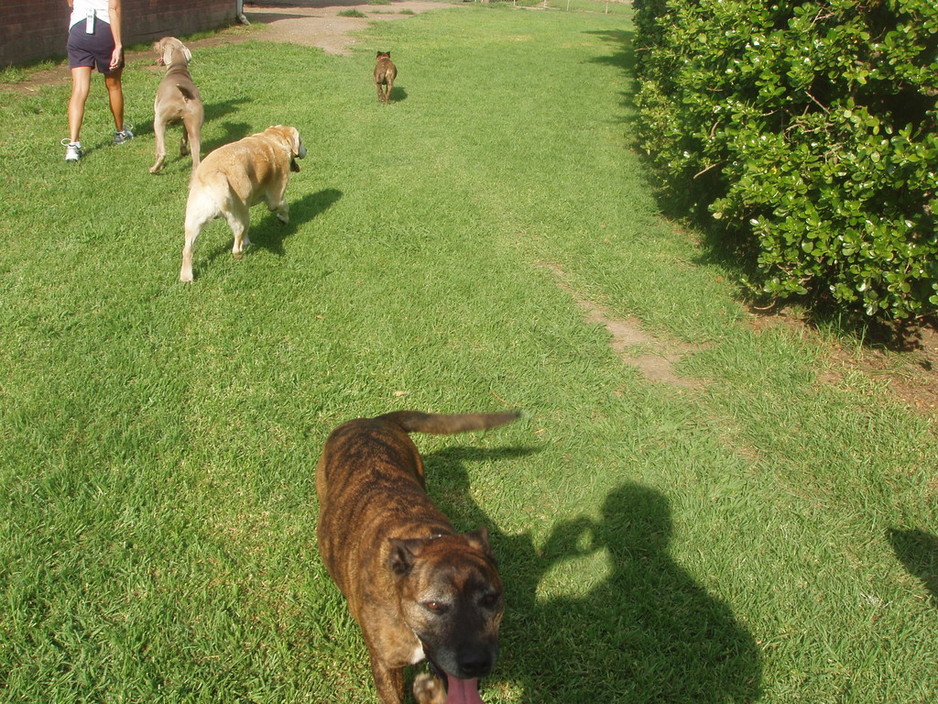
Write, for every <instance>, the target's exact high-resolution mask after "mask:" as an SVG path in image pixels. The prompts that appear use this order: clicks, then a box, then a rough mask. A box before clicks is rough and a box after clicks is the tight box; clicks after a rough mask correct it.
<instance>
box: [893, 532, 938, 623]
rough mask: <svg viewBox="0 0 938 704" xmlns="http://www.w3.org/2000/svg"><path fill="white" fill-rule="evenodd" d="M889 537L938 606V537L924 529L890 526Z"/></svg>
mask: <svg viewBox="0 0 938 704" xmlns="http://www.w3.org/2000/svg"><path fill="white" fill-rule="evenodd" d="M886 537H887V538H888V539H889V542H890V544H891V545H892V549H893V550H894V551H895V552H896V557H898V558H899V560H900V561H901V562H902V564H903V565H905V568H906V569H907V570H908V571H909V573H910V574H913V575H915V576H916V577H918V578H919V579H920V580H922V583H923V584H924V585H925V588H926V589H927V590H928V592H929V593H930V594H931V603H932V605H933V606H935V607H938V537H936V536H934V535H932V534H931V533H926V532H925V531H923V530H901V529H899V528H890V529H889V530H888V531H887V533H886Z"/></svg>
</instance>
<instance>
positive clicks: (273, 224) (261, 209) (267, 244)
mask: <svg viewBox="0 0 938 704" xmlns="http://www.w3.org/2000/svg"><path fill="white" fill-rule="evenodd" d="M341 197H342V191H339V190H337V189H335V188H325V189H323V190H321V191H317V192H316V193H307V194H306V195H305V196H303V197H302V198H300V199H299V200H297V201H290V199H289V193H288V194H287V202H288V203H289V204H290V222H288V223H282V222H280V220H278V219H277V216H276V215H275V214H274V213H272V212H269V211H268V210H267V208H266V207H265V206H264V205H262V204H258V205H257V206H256V207H254V208H252V209H251V210H252V211H253V212H252V217H251V224H250V225H249V226H248V239H249V240H250V241H251V247H249V248H248V249H247V250H245V253H246V254H247V255H248V256H250V252H251V249H256V248H260V249H266V250H267V251H269V252H272V253H273V254H276V255H277V256H278V257H282V256H284V255H285V254H286V250H285V249H284V246H283V242H284V240H286V239H287V238H288V237H291V236H292V235H294V234H296V231H297V229H298V228H299V227H300V226H301V225H304V224H305V223H308V222H309V221H310V220H312V219H314V218H315V217H316V216H317V215H319V214H320V213H324V212H325V211H327V210H328V209H329V208H331V207H332V206H333V204H335V203H336V202H337V201H338V200H339V198H341ZM221 223H222V224H224V226H225V230H226V232H227V233H228V235H229V238H228V239H227V240H226V244H224V245H219V246H217V247H215V248H214V249H213V250H211V251H210V252H209V253H208V254H207V255H205V256H204V258H202V261H201V263H200V264H199V266H201V267H206V266H208V264H209V263H211V262H213V261H214V260H215V259H217V258H218V257H221V256H225V255H226V254H227V255H230V253H231V239H230V235H231V230H230V229H228V226H227V224H225V223H224V219H223V218H222V219H221ZM204 236H205V233H204V232H203V233H202V235H201V236H200V239H201V237H204Z"/></svg>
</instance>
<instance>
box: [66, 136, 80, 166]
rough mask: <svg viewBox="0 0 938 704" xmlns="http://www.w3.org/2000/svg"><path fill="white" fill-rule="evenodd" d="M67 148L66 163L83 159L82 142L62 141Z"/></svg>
mask: <svg viewBox="0 0 938 704" xmlns="http://www.w3.org/2000/svg"><path fill="white" fill-rule="evenodd" d="M62 145H63V146H64V147H65V161H78V160H79V159H81V155H82V151H81V142H69V141H68V139H63V140H62Z"/></svg>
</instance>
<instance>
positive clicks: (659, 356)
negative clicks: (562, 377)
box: [541, 264, 704, 389]
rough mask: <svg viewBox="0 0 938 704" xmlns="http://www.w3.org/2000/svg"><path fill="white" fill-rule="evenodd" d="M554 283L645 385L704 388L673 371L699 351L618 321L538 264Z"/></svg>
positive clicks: (633, 321)
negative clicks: (603, 332) (601, 330)
mask: <svg viewBox="0 0 938 704" xmlns="http://www.w3.org/2000/svg"><path fill="white" fill-rule="evenodd" d="M541 266H542V267H543V268H545V269H547V270H548V271H550V272H551V273H552V274H553V275H554V276H555V278H556V280H557V285H558V286H560V288H562V289H563V290H564V291H566V292H567V293H568V294H570V297H571V298H572V299H573V300H574V301H576V303H577V305H578V306H580V308H582V310H583V318H584V320H585V321H586V322H588V323H598V324H600V325H602V326H603V327H604V328H606V332H608V333H609V335H610V337H611V339H610V343H609V344H610V345H611V346H612V349H613V350H615V352H616V353H617V354H618V355H619V358H620V359H622V361H623V362H625V363H626V364H628V365H629V366H631V367H634V368H635V369H637V370H638V371H639V372H641V374H642V376H643V377H645V378H646V379H647V380H648V381H654V382H658V383H662V384H668V385H670V386H676V387H679V388H684V389H699V388H701V387H702V386H703V385H704V382H702V381H701V380H700V379H694V378H692V377H687V376H682V375H680V374H678V373H677V372H676V371H675V369H674V367H675V365H676V364H677V363H678V362H679V361H680V360H681V359H682V358H683V357H684V356H686V355H688V354H691V353H693V352H697V351H699V350H701V349H703V347H702V346H700V345H691V344H688V343H685V342H679V341H677V340H670V339H664V338H661V337H657V336H655V335H652V334H650V333H648V332H646V331H645V330H643V329H642V324H641V321H640V320H638V318H631V317H630V318H620V317H616V316H614V315H612V314H611V313H609V311H607V310H606V309H605V308H603V307H602V306H600V305H598V304H597V303H595V302H594V301H591V300H589V299H588V298H586V297H585V296H583V295H582V294H580V293H579V292H578V291H576V290H574V289H573V287H571V286H570V284H569V283H568V277H567V275H566V274H565V273H564V272H563V270H562V269H561V268H560V267H559V266H557V265H555V264H542V265H541Z"/></svg>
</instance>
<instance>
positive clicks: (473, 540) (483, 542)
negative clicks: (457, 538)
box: [463, 526, 495, 559]
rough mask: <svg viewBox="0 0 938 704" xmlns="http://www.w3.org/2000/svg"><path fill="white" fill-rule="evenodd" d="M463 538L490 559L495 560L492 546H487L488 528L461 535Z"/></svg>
mask: <svg viewBox="0 0 938 704" xmlns="http://www.w3.org/2000/svg"><path fill="white" fill-rule="evenodd" d="M463 536H464V537H465V538H466V540H468V541H469V544H470V545H472V546H473V547H475V548H478V549H479V550H481V551H482V552H484V553H485V554H486V555H488V556H489V557H490V558H492V559H495V555H493V554H492V546H491V545H490V544H489V531H488V528H486V527H485V526H483V527H482V528H477V529H476V530H473V531H470V532H468V533H463Z"/></svg>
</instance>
